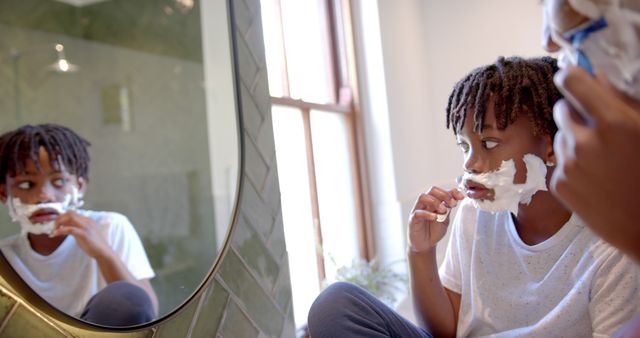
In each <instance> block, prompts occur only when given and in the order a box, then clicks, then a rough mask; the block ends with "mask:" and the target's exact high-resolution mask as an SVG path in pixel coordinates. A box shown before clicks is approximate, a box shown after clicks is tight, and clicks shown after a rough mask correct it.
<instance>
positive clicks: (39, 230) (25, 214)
mask: <svg viewBox="0 0 640 338" xmlns="http://www.w3.org/2000/svg"><path fill="white" fill-rule="evenodd" d="M82 204H83V202H82V194H80V193H79V192H78V189H77V188H75V187H73V190H72V192H71V194H68V195H66V196H65V199H64V201H62V202H55V203H40V204H23V203H22V202H20V199H19V198H17V197H10V198H9V199H8V207H9V216H11V220H12V221H14V222H18V223H19V224H20V228H21V233H22V235H23V236H24V235H26V234H27V233H31V234H34V235H41V234H49V235H50V234H51V233H52V232H53V228H54V224H55V221H50V222H46V223H35V224H34V223H32V222H31V220H30V218H31V216H32V215H33V214H34V213H36V212H37V211H40V210H45V209H49V210H55V211H56V212H57V213H58V214H63V213H65V212H67V211H68V210H72V209H75V208H78V207H80V206H82Z"/></svg>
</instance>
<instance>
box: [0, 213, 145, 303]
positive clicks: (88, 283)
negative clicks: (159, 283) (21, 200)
mask: <svg viewBox="0 0 640 338" xmlns="http://www.w3.org/2000/svg"><path fill="white" fill-rule="evenodd" d="M78 213H80V214H81V215H84V216H86V217H89V218H91V219H93V220H94V221H95V222H96V224H97V225H98V227H99V228H100V233H101V234H102V236H104V238H105V239H106V240H107V243H109V245H110V246H111V248H113V250H114V251H115V252H116V253H117V254H118V256H120V258H121V259H122V261H123V262H124V265H125V266H126V267H127V268H128V269H129V271H130V272H131V274H132V275H133V276H134V277H135V278H137V279H147V278H152V277H154V276H155V274H154V272H153V269H152V268H151V264H149V259H148V258H147V254H146V252H145V251H144V247H143V246H142V242H141V241H140V238H139V237H138V234H137V233H136V231H135V229H134V228H133V226H132V225H131V223H130V222H129V220H128V219H127V218H126V217H125V216H123V215H121V214H118V213H115V212H104V211H103V212H100V211H89V210H78ZM0 250H2V253H3V254H4V256H5V257H6V258H7V260H8V261H9V263H11V266H12V267H13V269H14V270H16V272H17V273H18V274H19V275H20V277H22V279H23V280H24V281H25V282H26V283H27V284H28V285H29V286H30V287H31V288H32V289H33V290H34V291H36V292H37V293H38V294H39V295H40V296H41V297H42V298H44V299H45V300H46V301H48V302H49V303H50V304H51V305H53V306H55V307H56V308H58V309H60V310H61V311H64V312H65V313H68V314H70V315H74V316H78V315H80V313H81V312H82V310H83V309H84V307H85V305H86V304H87V302H88V301H89V299H90V298H91V297H92V296H93V295H94V294H96V293H97V292H98V291H100V290H101V289H102V288H104V287H105V286H106V282H105V280H104V278H103V277H102V274H101V273H100V269H99V267H98V264H97V262H96V260H95V259H93V258H91V257H89V256H88V255H87V254H86V253H85V252H84V251H82V249H81V248H80V247H79V246H78V244H77V243H76V240H75V238H74V237H73V236H67V237H66V238H65V240H64V241H63V242H62V244H61V245H60V246H59V247H58V248H57V249H56V250H55V251H54V252H53V253H51V254H50V255H48V256H43V255H40V254H38V253H37V252H35V251H33V250H32V249H31V245H30V244H29V241H28V239H27V236H22V235H14V236H11V237H8V238H5V239H3V240H2V241H0Z"/></svg>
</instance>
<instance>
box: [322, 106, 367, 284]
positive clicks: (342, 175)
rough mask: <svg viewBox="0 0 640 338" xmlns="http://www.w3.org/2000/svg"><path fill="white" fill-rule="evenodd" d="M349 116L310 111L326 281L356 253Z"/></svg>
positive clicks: (352, 258) (355, 219) (348, 262)
mask: <svg viewBox="0 0 640 338" xmlns="http://www.w3.org/2000/svg"><path fill="white" fill-rule="evenodd" d="M347 118H348V117H347V116H346V115H343V114H336V113H327V112H320V111H313V112H312V113H311V130H312V137H313V151H314V155H315V165H316V179H317V183H318V200H319V205H320V222H321V227H322V243H323V249H324V254H325V269H326V277H327V280H328V281H334V280H335V272H336V269H337V268H340V267H342V266H345V265H351V263H352V262H353V260H354V259H355V258H357V257H358V255H359V252H358V236H357V232H356V229H357V217H356V210H357V209H356V205H355V198H356V197H357V195H356V193H355V191H354V177H353V172H352V168H353V166H352V161H353V156H352V154H351V153H350V151H349V144H350V142H349V132H348V119H347Z"/></svg>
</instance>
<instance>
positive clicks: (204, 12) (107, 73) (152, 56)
mask: <svg viewBox="0 0 640 338" xmlns="http://www.w3.org/2000/svg"><path fill="white" fill-rule="evenodd" d="M0 78H1V79H2V81H0V97H1V98H2V99H0V133H4V132H7V131H9V130H13V129H15V128H17V127H18V126H21V125H24V124H40V123H56V124H61V125H64V126H67V127H69V128H71V129H72V130H73V131H75V132H76V133H78V134H79V135H81V136H82V137H84V138H85V139H87V140H88V141H89V142H90V143H91V146H90V147H89V153H90V156H91V162H90V165H89V182H88V186H87V191H86V194H85V197H84V201H85V204H84V206H83V209H90V210H101V211H115V212H118V213H121V214H123V215H125V216H127V217H128V218H129V220H130V221H131V223H132V224H133V226H134V228H135V230H136V231H137V233H138V235H139V237H140V239H141V240H142V243H143V246H144V249H145V250H146V254H147V256H148V258H149V261H150V263H151V266H152V268H153V270H154V272H155V277H154V278H153V279H151V284H152V286H153V288H154V290H155V293H156V295H157V297H158V300H159V317H158V318H161V317H162V316H164V315H166V314H168V313H170V312H171V311H173V310H175V309H176V308H178V307H179V306H180V305H181V304H183V303H184V302H185V301H186V300H187V299H188V298H189V297H190V296H191V295H193V294H194V292H195V291H196V290H197V289H198V287H199V286H200V285H201V283H202V282H203V281H204V279H205V278H206V276H207V274H208V273H209V272H210V270H211V268H212V266H213V264H214V262H215V260H216V258H217V255H218V254H219V251H220V250H221V248H222V246H223V245H224V243H225V241H226V239H227V237H228V233H229V232H228V231H229V225H230V219H231V215H232V213H233V208H234V207H235V201H236V198H237V196H236V195H237V183H238V160H239V153H238V152H239V150H238V149H239V147H238V125H237V116H236V107H235V99H234V95H235V94H234V85H233V68H232V59H231V49H230V38H229V19H228V9H227V3H226V2H225V1H197V0H137V1H130V0H10V1H9V0H2V1H0ZM0 224H2V226H1V227H0V238H5V237H7V236H11V235H14V234H17V233H19V232H20V227H19V226H18V225H17V224H16V223H12V222H11V219H10V218H9V216H8V210H7V208H6V206H3V207H0Z"/></svg>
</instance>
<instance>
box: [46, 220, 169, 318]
mask: <svg viewBox="0 0 640 338" xmlns="http://www.w3.org/2000/svg"><path fill="white" fill-rule="evenodd" d="M53 235H54V236H63V235H71V236H74V238H75V239H76V242H77V243H78V246H79V247H80V248H81V249H82V250H83V251H84V252H85V253H86V254H87V255H88V256H90V257H92V258H94V259H95V260H96V262H97V264H98V267H99V269H100V273H101V274H102V277H103V278H104V280H105V281H106V282H107V283H113V282H116V281H126V282H129V283H131V284H134V285H137V286H139V287H141V288H142V289H144V290H145V291H146V292H147V294H148V295H149V298H151V303H152V304H153V308H154V312H155V313H156V314H157V313H158V298H157V296H156V294H155V292H154V290H153V287H152V286H151V283H150V282H149V279H137V278H136V277H135V276H134V275H133V274H132V273H131V271H129V269H128V268H127V266H126V265H125V264H124V262H123V261H122V259H120V257H119V256H118V254H117V253H116V252H115V251H114V250H113V248H111V247H110V246H109V243H107V241H106V239H105V238H104V237H103V236H101V235H100V233H99V231H98V226H97V224H96V223H95V222H94V221H93V220H92V219H91V218H89V217H85V216H83V215H80V214H78V213H77V212H75V211H68V212H66V213H64V214H62V215H60V216H59V217H58V219H57V220H56V228H55V230H54V233H53Z"/></svg>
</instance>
